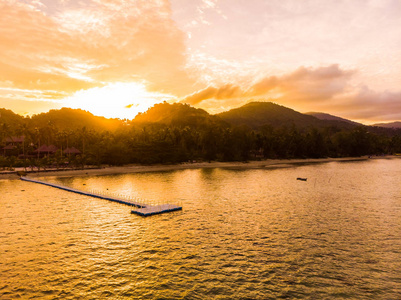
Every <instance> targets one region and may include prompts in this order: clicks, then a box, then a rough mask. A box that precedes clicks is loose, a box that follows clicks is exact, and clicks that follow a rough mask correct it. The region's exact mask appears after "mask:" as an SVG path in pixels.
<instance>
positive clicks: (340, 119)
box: [306, 112, 363, 126]
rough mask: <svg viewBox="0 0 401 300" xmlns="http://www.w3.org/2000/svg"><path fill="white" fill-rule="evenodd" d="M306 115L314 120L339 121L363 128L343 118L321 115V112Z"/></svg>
mask: <svg viewBox="0 0 401 300" xmlns="http://www.w3.org/2000/svg"><path fill="white" fill-rule="evenodd" d="M306 115H309V116H313V117H315V118H318V119H319V120H328V121H340V122H345V123H350V124H353V125H356V126H363V125H362V124H360V123H357V122H354V121H351V120H347V119H344V118H340V117H337V116H333V115H330V114H326V113H322V112H308V113H306Z"/></svg>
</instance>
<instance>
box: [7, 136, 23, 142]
mask: <svg viewBox="0 0 401 300" xmlns="http://www.w3.org/2000/svg"><path fill="white" fill-rule="evenodd" d="M24 140H25V136H24V135H21V136H12V137H8V138H6V142H7V143H23V142H24Z"/></svg>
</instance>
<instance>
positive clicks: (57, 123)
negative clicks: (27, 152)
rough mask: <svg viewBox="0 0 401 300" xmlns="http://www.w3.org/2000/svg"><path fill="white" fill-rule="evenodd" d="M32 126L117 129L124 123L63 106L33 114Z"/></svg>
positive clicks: (61, 128) (69, 128)
mask: <svg viewBox="0 0 401 300" xmlns="http://www.w3.org/2000/svg"><path fill="white" fill-rule="evenodd" d="M29 125H30V126H31V127H46V126H49V125H51V126H53V127H55V128H57V129H58V130H74V129H82V128H83V127H86V129H92V130H97V131H101V130H111V131H113V130H115V129H117V128H118V127H119V126H121V125H122V121H121V120H119V119H106V118H104V117H98V116H94V115H93V114H91V113H90V112H88V111H85V110H81V109H72V108H66V107H63V108H61V109H59V110H55V109H53V110H50V111H49V112H47V113H41V114H38V115H33V116H32V117H31V120H30V122H29Z"/></svg>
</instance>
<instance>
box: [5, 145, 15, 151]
mask: <svg viewBox="0 0 401 300" xmlns="http://www.w3.org/2000/svg"><path fill="white" fill-rule="evenodd" d="M14 148H15V146H14V145H7V146H5V147H3V150H12V149H14Z"/></svg>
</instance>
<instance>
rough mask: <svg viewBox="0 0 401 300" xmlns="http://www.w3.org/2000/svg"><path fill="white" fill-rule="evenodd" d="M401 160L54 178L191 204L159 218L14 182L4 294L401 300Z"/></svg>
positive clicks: (0, 224) (2, 267) (4, 246)
mask: <svg viewBox="0 0 401 300" xmlns="http://www.w3.org/2000/svg"><path fill="white" fill-rule="evenodd" d="M400 166H401V161H400V160H377V161H368V162H349V163H327V164H321V165H305V166H299V167H296V168H286V169H277V170H223V169H201V170H180V171H172V172H157V173H142V174H124V175H108V176H88V177H80V178H46V180H49V181H53V182H59V183H62V184H64V185H67V186H71V187H74V188H77V189H82V190H101V191H103V192H110V193H118V194H121V195H124V196H133V197H139V198H141V199H144V200H146V201H147V202H152V201H154V202H161V201H166V202H172V203H174V202H179V201H180V202H182V204H183V207H184V210H183V211H182V212H175V213H171V214H165V215H158V216H154V217H150V218H140V217H137V216H134V215H131V214H130V213H129V212H130V208H129V207H127V206H124V205H119V204H116V203H112V202H108V201H105V200H101V199H96V198H91V197H86V196H82V195H78V194H73V193H69V192H66V191H62V190H58V189H54V188H50V187H46V186H42V185H35V184H32V183H29V182H21V181H7V180H3V181H0V190H1V199H0V209H1V218H0V233H1V234H0V253H2V254H1V256H0V295H1V297H0V298H5V299H7V298H18V297H22V298H30V297H32V298H42V299H54V298H63V299H77V298H87V299H95V298H96V299H99V298H119V299H155V298H174V299H176V298H188V299H197V298H199V299H205V298H209V299H210V298H212V299H213V298H223V299H232V298H252V299H269V298H271V299H276V298H279V297H284V298H336V297H348V298H382V299H396V298H397V295H399V294H400V282H401V277H400V275H399V270H400V269H401V259H400V257H401V255H400V254H401V253H400V250H399V249H401V239H400V237H401V198H400V195H401V193H400V192H401V184H400V183H401V178H400V176H399V175H398V170H399V167H400ZM362 175H363V176H362ZM297 177H307V178H308V181H307V182H300V181H297V180H296V178H297ZM22 190H24V191H22Z"/></svg>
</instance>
